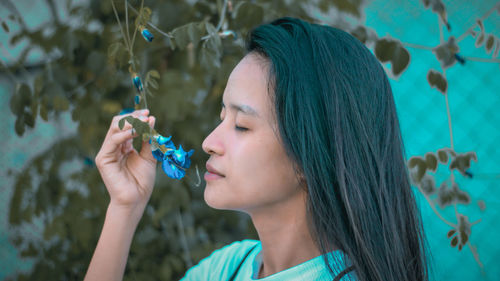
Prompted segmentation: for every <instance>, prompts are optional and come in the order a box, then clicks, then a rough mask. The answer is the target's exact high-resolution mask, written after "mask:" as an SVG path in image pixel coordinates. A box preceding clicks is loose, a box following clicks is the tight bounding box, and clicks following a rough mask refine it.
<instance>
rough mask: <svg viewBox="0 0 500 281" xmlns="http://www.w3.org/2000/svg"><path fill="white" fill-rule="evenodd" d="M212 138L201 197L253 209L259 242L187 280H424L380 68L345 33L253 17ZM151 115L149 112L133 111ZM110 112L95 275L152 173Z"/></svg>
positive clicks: (124, 235)
mask: <svg viewBox="0 0 500 281" xmlns="http://www.w3.org/2000/svg"><path fill="white" fill-rule="evenodd" d="M247 47H248V53H247V55H246V56H245V57H244V58H243V59H242V60H241V61H240V63H239V64H238V65H237V66H236V67H235V69H234V70H233V72H232V73H231V75H230V77H229V80H228V83H227V86H226V89H225V91H224V95H223V99H222V111H221V115H220V117H221V120H222V121H221V123H220V124H219V125H218V126H217V127H216V128H215V129H214V130H213V132H212V133H211V134H210V135H209V136H208V137H207V138H206V139H205V140H204V142H203V150H204V151H205V152H206V153H208V154H209V155H210V158H209V160H208V161H207V164H206V167H207V172H206V173H205V180H206V188H205V194H204V196H205V201H206V202H207V204H208V205H209V206H211V207H213V208H217V209H226V210H237V211H242V212H246V213H247V214H249V215H250V217H251V218H252V221H253V223H254V225H255V228H256V230H257V232H258V235H259V241H255V240H244V241H240V242H235V243H233V244H230V245H228V246H226V247H224V248H222V249H219V250H216V251H215V252H213V253H212V254H211V255H210V256H209V257H207V258H206V259H204V260H202V261H201V262H200V263H199V264H198V265H196V266H194V267H193V268H191V269H190V270H188V271H187V273H186V275H185V276H184V278H183V280H255V279H261V280H266V281H270V280H383V281H388V280H399V281H401V280H427V279H428V277H427V259H426V256H425V251H424V246H423V245H424V242H423V241H424V238H423V231H422V226H421V222H420V215H419V212H418V210H417V208H416V204H415V199H414V196H413V193H412V190H411V188H410V184H409V179H408V174H407V170H406V167H405V159H404V148H403V142H402V140H401V134H400V129H399V123H398V117H397V114H396V107H395V105H394V100H393V96H392V91H391V87H390V84H389V82H388V80H387V77H386V75H385V73H384V70H383V68H382V66H381V65H380V63H379V62H378V61H377V60H376V59H375V57H374V56H373V55H372V54H371V53H370V51H369V50H368V49H367V48H366V47H365V46H364V45H363V44H362V43H360V42H359V41H358V40H356V39H355V38H353V37H352V36H351V35H349V34H348V33H346V32H343V31H341V30H338V29H335V28H332V27H328V26H320V25H316V24H310V23H307V22H304V21H301V20H299V19H293V18H282V19H278V20H275V21H274V22H272V23H270V24H264V25H261V26H259V27H257V28H256V29H254V30H253V31H252V32H251V33H250V35H249V38H248V44H247ZM132 114H133V115H135V116H140V117H141V118H143V119H144V120H146V121H148V122H149V123H150V125H151V126H154V120H155V119H154V117H152V116H148V114H149V112H148V111H147V110H146V111H142V112H134V113H132ZM122 117H123V116H119V117H115V118H114V119H113V121H112V123H111V126H110V129H109V132H108V134H107V136H106V138H105V140H104V143H103V146H102V148H101V150H100V151H99V153H98V155H97V157H96V163H97V166H98V168H99V171H100V173H101V176H102V178H103V180H104V183H105V185H106V187H107V189H108V191H109V194H110V196H111V201H110V204H109V208H108V211H107V213H106V219H105V223H104V227H103V230H102V234H101V237H100V239H99V242H98V245H97V248H96V251H95V253H94V256H93V258H92V261H91V263H90V267H89V269H88V272H87V275H86V280H120V279H121V278H122V276H123V272H124V268H125V264H126V261H127V255H128V251H129V246H130V243H131V240H132V236H133V233H134V231H135V228H136V226H137V223H138V222H139V220H140V218H141V216H142V214H143V211H144V208H145V206H146V204H147V201H148V199H149V196H150V194H151V191H152V189H153V183H154V178H155V164H156V162H155V159H154V158H153V156H152V155H151V150H150V147H149V145H148V144H147V143H145V144H144V145H143V148H142V151H141V152H140V153H138V152H136V151H135V150H133V148H132V146H131V139H132V138H133V135H132V133H131V132H132V131H131V127H130V125H128V127H126V129H125V130H123V131H121V130H120V129H119V128H118V125H117V121H118V120H119V119H120V118H122Z"/></svg>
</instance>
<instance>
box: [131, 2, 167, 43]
mask: <svg viewBox="0 0 500 281" xmlns="http://www.w3.org/2000/svg"><path fill="white" fill-rule="evenodd" d="M128 7H129V8H130V10H132V11H133V12H134V13H135V14H137V15H138V14H139V12H138V11H137V10H136V9H135V8H134V7H132V5H130V4H128ZM148 25H149V26H151V27H152V28H153V29H154V30H156V31H157V32H158V33H160V34H161V35H163V36H165V37H168V38H174V37H173V36H172V35H169V34H167V33H166V32H164V31H162V30H161V29H159V28H158V27H156V25H154V24H152V23H151V22H149V21H148Z"/></svg>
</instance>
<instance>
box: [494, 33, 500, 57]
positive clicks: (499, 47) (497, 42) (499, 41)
mask: <svg viewBox="0 0 500 281" xmlns="http://www.w3.org/2000/svg"><path fill="white" fill-rule="evenodd" d="M499 51H500V39H498V38H495V50H494V51H493V58H494V59H495V58H497V57H498V53H499Z"/></svg>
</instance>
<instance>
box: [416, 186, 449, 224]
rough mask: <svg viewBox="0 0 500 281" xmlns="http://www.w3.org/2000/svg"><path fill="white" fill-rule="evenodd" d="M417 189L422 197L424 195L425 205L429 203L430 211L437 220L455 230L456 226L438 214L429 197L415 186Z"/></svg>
mask: <svg viewBox="0 0 500 281" xmlns="http://www.w3.org/2000/svg"><path fill="white" fill-rule="evenodd" d="M416 187H417V188H418V190H419V191H420V193H421V194H422V195H424V197H425V199H426V200H427V203H429V206H431V208H432V210H433V211H434V213H435V214H436V215H437V216H438V218H439V219H441V220H442V221H443V222H444V223H446V224H447V225H449V226H451V227H453V228H457V225H456V224H454V223H452V222H450V221H448V220H446V219H445V218H444V217H443V216H442V215H441V214H440V213H439V211H438V210H437V209H436V206H435V205H434V202H432V200H431V199H430V198H429V196H427V194H425V193H424V191H423V190H422V189H421V188H420V186H418V185H417V186H416Z"/></svg>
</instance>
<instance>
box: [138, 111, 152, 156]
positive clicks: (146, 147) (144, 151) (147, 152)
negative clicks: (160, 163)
mask: <svg viewBox="0 0 500 281" xmlns="http://www.w3.org/2000/svg"><path fill="white" fill-rule="evenodd" d="M155 122H156V118H155V117H154V116H149V126H150V127H151V128H154V126H155ZM140 155H141V157H143V158H145V159H147V160H150V161H152V162H156V159H155V158H154V156H153V154H152V153H151V144H150V143H149V141H145V142H142V148H141V152H140Z"/></svg>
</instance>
